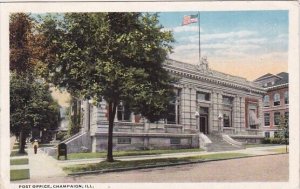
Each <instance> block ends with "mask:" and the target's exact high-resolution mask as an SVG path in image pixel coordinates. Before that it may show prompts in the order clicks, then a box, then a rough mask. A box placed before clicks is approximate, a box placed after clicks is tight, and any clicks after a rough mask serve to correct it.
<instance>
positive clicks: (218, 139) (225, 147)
mask: <svg viewBox="0 0 300 189" xmlns="http://www.w3.org/2000/svg"><path fill="white" fill-rule="evenodd" d="M207 137H208V138H209V139H210V140H211V142H212V143H211V144H210V146H208V148H207V151H208V152H219V151H231V150H239V149H242V148H239V147H236V146H233V145H231V144H229V143H227V142H226V141H224V140H223V138H222V136H221V135H219V134H209V135H207Z"/></svg>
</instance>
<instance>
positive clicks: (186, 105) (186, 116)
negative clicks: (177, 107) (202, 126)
mask: <svg viewBox="0 0 300 189" xmlns="http://www.w3.org/2000/svg"><path fill="white" fill-rule="evenodd" d="M190 106H191V99H190V89H189V88H188V87H187V86H184V87H183V88H182V91H181V116H182V117H181V124H183V125H184V128H183V130H186V129H187V130H189V129H190V125H191V120H190V116H191V115H190V114H191V112H190Z"/></svg>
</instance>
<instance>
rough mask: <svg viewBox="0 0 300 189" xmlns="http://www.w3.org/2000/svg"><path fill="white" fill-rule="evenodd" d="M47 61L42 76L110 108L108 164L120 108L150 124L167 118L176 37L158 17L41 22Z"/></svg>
mask: <svg viewBox="0 0 300 189" xmlns="http://www.w3.org/2000/svg"><path fill="white" fill-rule="evenodd" d="M40 28H41V34H42V35H43V37H44V39H45V40H44V41H43V44H41V46H43V48H45V49H48V50H49V52H51V53H49V56H51V57H49V58H48V57H44V59H43V62H44V64H43V66H41V70H42V71H41V73H42V74H43V76H44V77H45V78H47V79H48V81H49V82H51V83H53V84H55V85H56V86H59V87H64V88H66V89H67V91H69V92H70V93H71V94H72V95H75V96H77V97H83V98H86V99H90V98H93V100H95V101H96V102H100V101H101V100H102V99H104V100H105V101H106V102H107V104H108V121H109V129H108V130H109V131H108V150H107V161H109V162H112V161H113V154H112V138H113V124H114V117H115V114H116V108H117V105H118V104H119V103H120V102H124V103H126V104H127V105H128V106H129V107H130V108H131V110H132V111H134V112H135V113H136V114H137V113H141V114H142V115H143V116H145V117H146V118H148V119H149V120H150V121H155V120H158V119H160V118H163V117H165V114H166V110H167V106H168V104H169V101H170V100H171V98H172V96H173V90H172V88H173V87H172V82H174V79H173V78H171V77H170V76H169V75H168V73H167V71H166V70H164V69H163V63H164V61H165V59H166V56H167V54H168V53H169V52H171V50H172V47H171V46H170V43H171V42H173V37H172V33H171V32H169V31H163V30H162V28H163V27H162V26H161V25H160V24H159V21H158V15H157V14H146V13H71V14H64V15H60V16H59V17H56V18H55V17H53V16H51V15H48V16H46V17H44V18H43V20H42V22H41V26H40Z"/></svg>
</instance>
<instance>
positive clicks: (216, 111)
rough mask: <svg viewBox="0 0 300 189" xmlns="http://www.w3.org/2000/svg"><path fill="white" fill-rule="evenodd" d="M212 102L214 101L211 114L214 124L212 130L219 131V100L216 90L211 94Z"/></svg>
mask: <svg viewBox="0 0 300 189" xmlns="http://www.w3.org/2000/svg"><path fill="white" fill-rule="evenodd" d="M211 103H212V106H211V107H212V111H211V114H212V115H211V116H212V120H213V123H212V126H211V130H210V132H211V131H218V129H219V120H218V116H219V104H218V103H219V102H218V93H217V92H216V91H213V92H212V94H211Z"/></svg>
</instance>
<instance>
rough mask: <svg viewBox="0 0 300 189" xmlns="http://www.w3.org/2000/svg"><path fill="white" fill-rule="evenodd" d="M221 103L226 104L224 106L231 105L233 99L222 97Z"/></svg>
mask: <svg viewBox="0 0 300 189" xmlns="http://www.w3.org/2000/svg"><path fill="white" fill-rule="evenodd" d="M223 103H224V104H226V105H232V103H233V98H232V97H227V96H223Z"/></svg>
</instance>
